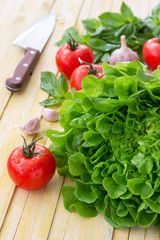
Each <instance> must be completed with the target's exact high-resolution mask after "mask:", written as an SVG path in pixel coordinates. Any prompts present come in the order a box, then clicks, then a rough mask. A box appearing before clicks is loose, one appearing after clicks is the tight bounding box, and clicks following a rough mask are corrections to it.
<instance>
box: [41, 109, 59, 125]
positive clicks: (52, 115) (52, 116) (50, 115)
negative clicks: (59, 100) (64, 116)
mask: <svg viewBox="0 0 160 240" xmlns="http://www.w3.org/2000/svg"><path fill="white" fill-rule="evenodd" d="M42 116H43V117H44V119H46V120H48V121H50V122H56V121H58V119H59V113H58V112H57V111H55V110H53V109H50V108H43V109H42Z"/></svg>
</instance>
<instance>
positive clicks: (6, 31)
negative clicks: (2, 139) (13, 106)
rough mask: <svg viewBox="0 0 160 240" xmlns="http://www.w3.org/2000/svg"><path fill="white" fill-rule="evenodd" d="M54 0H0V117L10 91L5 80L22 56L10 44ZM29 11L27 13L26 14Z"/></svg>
mask: <svg viewBox="0 0 160 240" xmlns="http://www.w3.org/2000/svg"><path fill="white" fill-rule="evenodd" d="M53 2H54V0H46V1H45V0H39V1H38V4H37V1H32V0H28V1H16V2H15V1H14V0H11V1H2V0H1V6H3V7H1V9H0V16H1V24H0V26H1V32H3V34H1V36H0V43H1V54H0V62H1V63H3V68H2V69H1V82H0V92H1V94H0V103H1V104H0V117H1V115H2V113H3V111H4V109H5V107H6V104H7V102H8V100H9V98H10V95H11V93H10V91H8V90H7V89H6V87H5V80H6V79H7V78H8V77H11V76H12V74H13V71H14V70H15V67H16V65H17V63H18V62H19V61H20V59H22V57H23V56H24V50H23V49H20V48H18V47H15V46H12V42H13V40H14V39H15V38H16V37H17V36H18V35H19V34H20V33H21V32H22V31H23V30H24V29H25V28H26V27H28V26H29V25H30V24H32V23H33V22H34V21H35V20H37V19H39V18H40V17H42V16H43V15H45V14H47V13H48V11H49V10H50V7H51V6H52V4H53ZM28 13H29V14H28Z"/></svg>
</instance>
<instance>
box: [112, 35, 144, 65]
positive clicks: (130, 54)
mask: <svg viewBox="0 0 160 240" xmlns="http://www.w3.org/2000/svg"><path fill="white" fill-rule="evenodd" d="M133 60H137V61H140V59H139V56H138V54H137V52H134V51H132V49H131V48H129V47H128V46H127V44H126V38H125V36H124V35H122V36H121V48H119V49H116V50H115V51H113V52H112V54H111V56H110V65H115V64H116V62H131V61H133Z"/></svg>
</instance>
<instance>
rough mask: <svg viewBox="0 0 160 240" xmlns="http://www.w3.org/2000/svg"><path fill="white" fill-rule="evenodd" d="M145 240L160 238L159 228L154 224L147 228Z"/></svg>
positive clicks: (157, 239)
mask: <svg viewBox="0 0 160 240" xmlns="http://www.w3.org/2000/svg"><path fill="white" fill-rule="evenodd" d="M136 240H137V239H136ZM145 240H160V232H159V229H158V228H157V227H155V226H153V225H152V226H150V227H149V228H147V229H146V234H145Z"/></svg>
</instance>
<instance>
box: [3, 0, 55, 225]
mask: <svg viewBox="0 0 160 240" xmlns="http://www.w3.org/2000/svg"><path fill="white" fill-rule="evenodd" d="M31 3H32V1H28V2H27V3H26V1H23V2H22V1H21V4H19V2H17V5H16V3H15V2H13V1H12V2H10V3H9V2H8V1H7V4H6V5H4V6H5V8H6V11H4V12H5V13H6V14H7V16H8V14H9V15H10V16H11V17H10V19H11V20H10V21H9V23H8V22H7V21H6V29H8V28H9V27H11V29H12V31H13V32H16V33H17V29H19V30H21V21H22V19H21V18H20V16H24V19H25V24H26V25H28V24H27V23H28V19H29V15H28V12H29V10H30V21H31V22H32V21H33V20H35V18H37V17H41V16H42V15H45V14H47V13H48V11H49V10H50V7H51V6H52V3H53V1H51V0H48V1H44V0H43V1H42V0H41V1H39V4H38V6H37V5H36V3H35V2H34V3H32V4H31ZM44 3H45V4H44ZM12 5H13V6H12ZM47 6H48V8H47ZM14 8H15V9H14ZM3 10H4V8H3ZM15 12H16V14H15ZM18 13H19V14H18ZM12 14H13V15H12ZM21 14H22V15H21ZM2 16H3V14H2ZM7 16H6V19H8V18H7ZM2 19H3V18H2ZM20 19H21V20H20ZM12 21H13V22H14V24H13V25H11V22H12ZM26 21H27V22H26ZM17 24H18V26H19V28H17ZM25 24H24V25H25ZM24 25H23V24H22V27H23V26H24ZM3 27H4V28H5V24H4V26H3ZM14 30H15V31H14ZM6 31H8V30H6ZM10 34H11V30H10ZM10 34H9V36H8V37H9V40H6V45H5V46H3V47H4V48H5V49H9V48H8V45H9V42H7V41H10V40H11V39H12V38H11V36H10ZM13 35H14V34H13ZM13 48H15V47H13ZM17 49H18V48H17ZM12 54H13V55H12ZM12 54H11V55H9V57H11V58H12V60H13V61H12V63H14V66H15V63H16V61H15V59H14V55H16V56H18V57H17V59H18V58H19V57H21V54H20V53H19V52H18V51H17V52H16V53H15V52H13V53H12ZM18 60H19V59H18ZM6 62H7V63H8V65H9V64H10V60H9V59H7V60H6ZM7 63H6V64H7ZM4 70H5V68H4V69H3V71H4ZM10 70H11V69H10ZM35 72H36V71H35ZM37 72H38V74H39V71H38V69H37ZM10 74H11V72H10ZM4 75H5V74H3V73H2V76H3V77H4ZM32 77H35V75H34V74H33V76H32ZM32 82H33V85H32V86H31V88H30V89H29V90H28V92H27V91H26V92H25V94H23V91H22V92H21V93H15V94H13V95H12V97H11V101H9V103H8V106H7V108H6V109H5V111H4V112H3V116H2V118H1V122H0V130H1V134H2V136H3V139H1V140H0V149H1V152H2V153H3V154H1V160H0V161H1V168H0V190H1V192H3V196H2V197H1V204H0V227H1V225H2V222H3V219H4V216H5V214H6V211H7V208H8V205H9V203H10V200H11V197H12V194H13V192H14V188H15V185H14V184H13V183H12V182H11V180H10V179H9V178H8V173H7V170H6V161H7V158H8V155H9V153H10V152H11V151H12V150H13V148H14V147H16V146H18V145H21V144H22V139H21V138H20V137H19V135H20V131H19V129H9V127H10V126H14V125H16V124H20V123H24V121H25V120H28V119H27V118H28V113H29V112H30V109H31V108H32V101H34V98H35V93H36V91H35V89H37V88H39V79H38V78H37V81H32ZM36 84H37V87H36ZM2 92H3V91H2ZM30 94H31V95H30ZM2 95H3V93H2ZM4 101H5V99H4ZM2 105H3V102H2ZM37 110H38V107H37ZM23 113H25V115H24V114H23ZM33 114H35V113H33ZM39 115H40V112H39Z"/></svg>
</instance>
